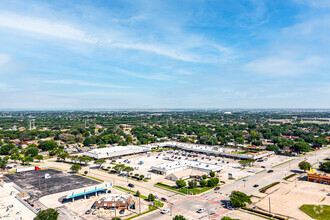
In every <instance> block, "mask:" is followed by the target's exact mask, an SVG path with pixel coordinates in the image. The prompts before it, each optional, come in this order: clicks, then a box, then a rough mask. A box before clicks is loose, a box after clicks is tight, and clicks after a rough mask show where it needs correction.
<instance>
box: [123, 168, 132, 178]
mask: <svg viewBox="0 0 330 220" xmlns="http://www.w3.org/2000/svg"><path fill="white" fill-rule="evenodd" d="M123 171H124V172H126V173H127V176H129V173H130V172H132V171H134V168H133V167H128V166H127V167H124V169H123Z"/></svg>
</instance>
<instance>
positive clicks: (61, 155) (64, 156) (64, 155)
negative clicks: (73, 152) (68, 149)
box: [57, 153, 69, 161]
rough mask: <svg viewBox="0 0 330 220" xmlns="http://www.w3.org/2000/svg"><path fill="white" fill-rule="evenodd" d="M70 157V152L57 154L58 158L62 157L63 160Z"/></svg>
mask: <svg viewBox="0 0 330 220" xmlns="http://www.w3.org/2000/svg"><path fill="white" fill-rule="evenodd" d="M68 157H69V154H68V153H61V154H59V155H58V156H57V158H59V159H61V160H63V161H65V159H66V158H68Z"/></svg>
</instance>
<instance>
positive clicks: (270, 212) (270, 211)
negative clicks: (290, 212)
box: [268, 197, 272, 215]
mask: <svg viewBox="0 0 330 220" xmlns="http://www.w3.org/2000/svg"><path fill="white" fill-rule="evenodd" d="M268 199H269V214H270V215H271V214H272V210H271V204H270V197H268Z"/></svg>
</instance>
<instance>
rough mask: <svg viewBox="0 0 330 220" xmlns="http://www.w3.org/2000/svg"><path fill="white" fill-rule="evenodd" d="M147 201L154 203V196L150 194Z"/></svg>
mask: <svg viewBox="0 0 330 220" xmlns="http://www.w3.org/2000/svg"><path fill="white" fill-rule="evenodd" d="M148 200H149V201H155V196H154V195H153V194H152V193H150V194H149V195H148Z"/></svg>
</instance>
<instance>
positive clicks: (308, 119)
mask: <svg viewBox="0 0 330 220" xmlns="http://www.w3.org/2000/svg"><path fill="white" fill-rule="evenodd" d="M301 121H307V122H328V123H330V118H302V119H301Z"/></svg>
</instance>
